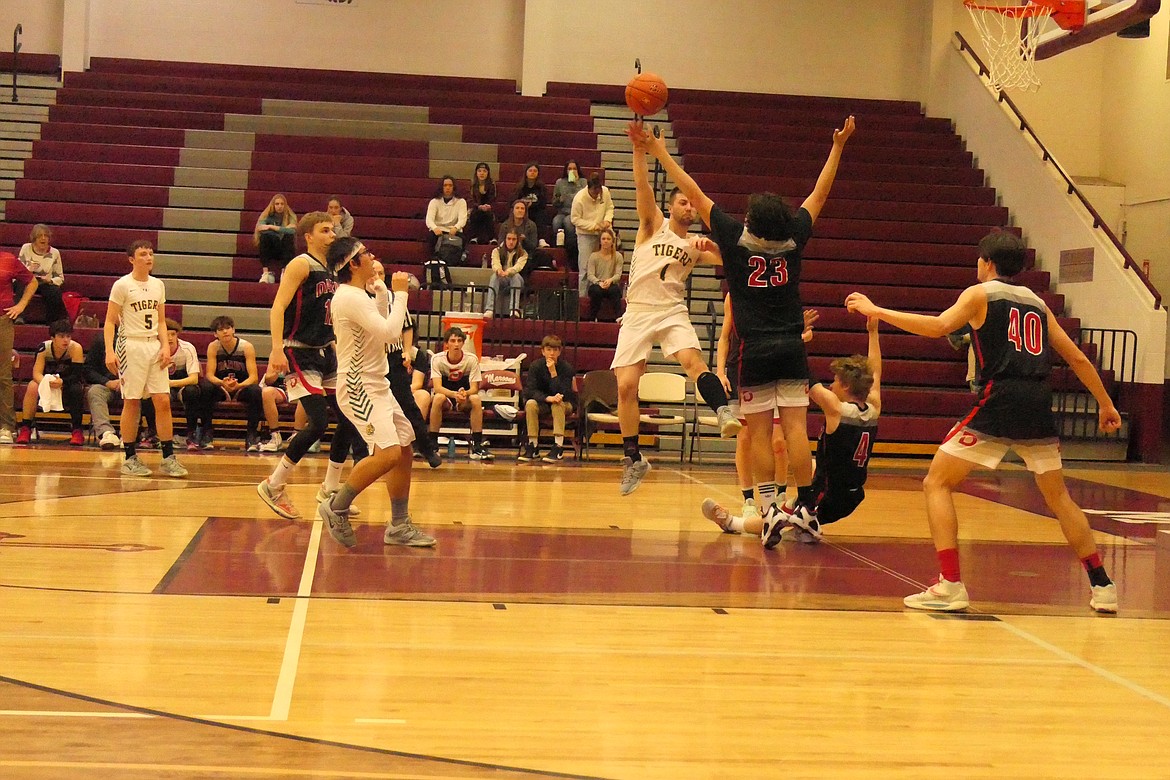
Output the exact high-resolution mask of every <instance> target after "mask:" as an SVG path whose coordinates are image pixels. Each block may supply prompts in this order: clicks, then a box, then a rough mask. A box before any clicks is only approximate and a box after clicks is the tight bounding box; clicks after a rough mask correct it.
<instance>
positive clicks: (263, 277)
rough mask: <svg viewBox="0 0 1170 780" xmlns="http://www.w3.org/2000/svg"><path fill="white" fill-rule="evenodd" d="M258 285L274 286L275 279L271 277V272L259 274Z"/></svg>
mask: <svg viewBox="0 0 1170 780" xmlns="http://www.w3.org/2000/svg"><path fill="white" fill-rule="evenodd" d="M260 284H276V277H275V276H273V275H272V272H271V271H265V272H264V273H262V274H260Z"/></svg>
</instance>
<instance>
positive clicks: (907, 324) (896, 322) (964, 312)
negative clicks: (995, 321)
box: [845, 285, 987, 338]
mask: <svg viewBox="0 0 1170 780" xmlns="http://www.w3.org/2000/svg"><path fill="white" fill-rule="evenodd" d="M845 307H846V308H847V309H849V311H852V312H856V313H858V314H864V315H865V316H866V317H876V318H878V319H879V320H882V321H883V322H888V323H890V324H891V325H893V326H894V327H895V328H901V329H902V330H904V331H906V332H907V333H913V334H915V335H918V336H930V337H931V338H941V337H943V336H945V335H947V334H948V333H950V332H952V331H954V330H957V329H958V328H959V327H961V326H962V325H963V324H964V323H968V322H970V323H971V324H972V326H973V327H978V326H981V325H982V324H983V318H984V317H985V316H986V315H987V293H986V292H984V291H983V288H982V287H981V286H980V285H974V286H971V287H968V288H967V289H966V290H963V292H962V293H961V294H960V295H959V299H958V300H957V301H955V303H954V305H952V306H951V307H950V308H949V309H947V310H946V311H944V312H943V313H942V314H935V315H930V314H912V313H910V312H905V311H896V310H894V309H883V308H882V307H880V306H877V305H875V304H874V302H873V301H871V300H870V299H869V297H868V296H866V295H863V294H862V293H859V292H855V293H849V297H847V298H846V299H845Z"/></svg>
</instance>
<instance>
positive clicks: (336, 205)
mask: <svg viewBox="0 0 1170 780" xmlns="http://www.w3.org/2000/svg"><path fill="white" fill-rule="evenodd" d="M325 213H326V214H328V215H329V216H330V217H332V218H333V236H334V238H342V237H344V236H350V235H353V215H352V214H350V213H349V209H347V208H346V207H345V206H342V205H341V199H340V198H338V197H337V196H336V195H334V196H333V197H331V198H330V199H329V203H327V204H326V206H325Z"/></svg>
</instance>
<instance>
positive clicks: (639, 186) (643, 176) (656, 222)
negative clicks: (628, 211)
mask: <svg viewBox="0 0 1170 780" xmlns="http://www.w3.org/2000/svg"><path fill="white" fill-rule="evenodd" d="M644 133H645V131H644V130H643V129H642V123H641V122H630V125H629V127H627V128H626V136H627V137H628V138H629V139H630V143H631V144H632V145H633V147H634V193H635V196H636V204H637V207H638V238H637V240H636V242H635V243H638V244H640V243H642V242H643V241H644V240H646V239H647V238H649V237H650V236H652V235H653V234H654V233H655V232H656V231H657V230H658V229H659V228H660V227H662V220H663V216H662V209H660V208H658V204H657V203H656V202H655V201H654V188H653V187H651V186H650V175H649V173H647V169H646V162H647V161H646V143H645V139H644V137H643V136H644Z"/></svg>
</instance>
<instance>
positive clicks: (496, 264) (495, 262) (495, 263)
mask: <svg viewBox="0 0 1170 780" xmlns="http://www.w3.org/2000/svg"><path fill="white" fill-rule="evenodd" d="M501 246H503V244H502V243H501V244H499V245H498V246H497V247H496V248H495V249H493V250H492V270H493V271H502V270H504V265H503V263H501V262H500V247H501Z"/></svg>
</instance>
